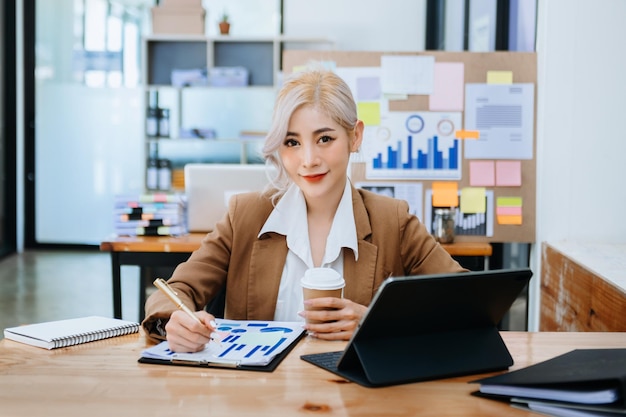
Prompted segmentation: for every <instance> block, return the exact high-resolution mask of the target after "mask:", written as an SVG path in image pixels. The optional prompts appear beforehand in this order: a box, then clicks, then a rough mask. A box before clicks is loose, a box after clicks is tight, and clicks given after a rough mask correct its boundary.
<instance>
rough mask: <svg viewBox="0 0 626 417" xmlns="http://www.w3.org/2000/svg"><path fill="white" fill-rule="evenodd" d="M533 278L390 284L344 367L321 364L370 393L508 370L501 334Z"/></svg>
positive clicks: (521, 273)
mask: <svg viewBox="0 0 626 417" xmlns="http://www.w3.org/2000/svg"><path fill="white" fill-rule="evenodd" d="M531 276H532V272H531V271H530V270H529V269H527V268H524V269H507V270H494V271H476V272H465V273H456V274H445V275H426V276H414V277H403V278H389V279H388V280H386V281H385V282H384V283H383V285H381V287H380V289H379V290H378V292H377V294H376V296H375V297H374V300H372V303H371V305H370V308H369V309H368V312H367V313H366V315H365V317H364V318H363V320H362V322H361V325H360V327H359V329H358V331H357V332H356V333H355V334H354V336H353V337H352V339H351V340H350V342H349V343H348V346H347V347H346V349H345V351H344V352H343V354H342V355H341V358H340V360H339V361H338V363H336V365H330V366H328V365H322V364H319V363H317V362H318V357H320V356H323V355H324V354H311V355H303V356H301V358H302V359H303V360H305V361H307V362H310V363H313V364H315V365H318V366H321V367H323V368H324V369H326V370H328V371H331V372H333V373H335V374H337V375H339V376H342V377H344V378H346V379H348V380H351V381H353V382H356V383H358V384H361V385H363V386H367V387H379V386H388V385H395V384H402V383H408V382H416V381H425V380H431V379H439V378H446V377H452V376H459V375H468V374H475V373H482V372H489V371H496V370H502V369H507V368H508V367H509V366H511V365H512V364H513V359H512V357H511V355H510V354H509V351H508V349H507V347H506V345H505V344H504V342H503V340H502V338H501V337H500V333H499V331H498V327H497V326H498V323H499V322H500V321H501V320H502V318H503V317H504V315H505V314H506V312H507V311H508V310H509V309H510V307H511V305H512V304H513V302H514V301H515V299H516V298H517V296H518V295H519V294H520V293H521V291H522V290H523V289H524V288H525V287H526V285H527V284H528V281H529V280H530V278H531Z"/></svg>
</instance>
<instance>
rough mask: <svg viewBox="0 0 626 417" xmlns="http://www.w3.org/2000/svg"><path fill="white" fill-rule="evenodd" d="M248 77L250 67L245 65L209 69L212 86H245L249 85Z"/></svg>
mask: <svg viewBox="0 0 626 417" xmlns="http://www.w3.org/2000/svg"><path fill="white" fill-rule="evenodd" d="M248 79H249V74H248V69H247V68H245V67H215V68H211V69H209V85H211V86H212V87H245V86H247V85H248Z"/></svg>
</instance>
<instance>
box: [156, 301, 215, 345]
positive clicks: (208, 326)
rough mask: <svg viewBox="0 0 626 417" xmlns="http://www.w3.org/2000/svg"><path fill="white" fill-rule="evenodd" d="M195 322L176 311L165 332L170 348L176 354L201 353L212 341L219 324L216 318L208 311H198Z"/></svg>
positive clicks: (188, 316)
mask: <svg viewBox="0 0 626 417" xmlns="http://www.w3.org/2000/svg"><path fill="white" fill-rule="evenodd" d="M194 316H195V317H197V318H198V320H195V319H194V318H193V317H191V316H190V315H189V314H187V313H185V312H184V311H182V310H176V311H174V312H173V313H172V315H171V316H170V319H169V320H168V322H167V324H166V325H165V330H166V332H167V341H168V343H169V347H170V349H171V350H172V351H174V352H199V351H201V350H202V349H204V346H205V345H206V344H207V343H209V342H210V341H211V335H212V334H213V333H214V332H215V330H216V328H217V324H216V323H215V317H213V316H212V315H210V314H209V313H207V312H206V311H197V312H195V313H194Z"/></svg>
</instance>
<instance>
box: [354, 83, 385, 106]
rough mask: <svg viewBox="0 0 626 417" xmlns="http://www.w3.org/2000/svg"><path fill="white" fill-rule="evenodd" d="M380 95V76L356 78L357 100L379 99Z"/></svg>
mask: <svg viewBox="0 0 626 417" xmlns="http://www.w3.org/2000/svg"><path fill="white" fill-rule="evenodd" d="M380 97H381V87H380V77H359V78H357V79H356V99H357V101H363V100H379V99H380Z"/></svg>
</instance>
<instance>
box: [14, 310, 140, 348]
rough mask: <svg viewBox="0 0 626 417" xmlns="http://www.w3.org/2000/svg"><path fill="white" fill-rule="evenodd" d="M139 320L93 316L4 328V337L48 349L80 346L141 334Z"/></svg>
mask: <svg viewBox="0 0 626 417" xmlns="http://www.w3.org/2000/svg"><path fill="white" fill-rule="evenodd" d="M138 331H139V323H136V322H132V321H126V320H120V319H114V318H110V317H100V316H89V317H80V318H76V319H68V320H57V321H49V322H45V323H37V324H30V325H26V326H18V327H9V328H6V329H4V337H5V338H7V339H10V340H14V341H16V342H21V343H26V344H28V345H31V346H37V347H41V348H45V349H56V348H60V347H66V346H72V345H78V344H81V343H88V342H93V341H95V340H101V339H108V338H110V337H116V336H123V335H126V334H131V333H137V332H138Z"/></svg>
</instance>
